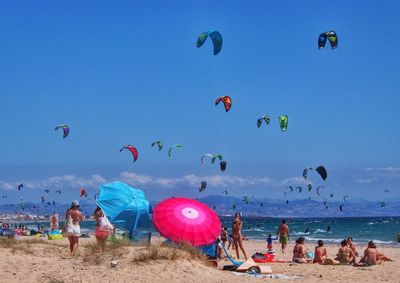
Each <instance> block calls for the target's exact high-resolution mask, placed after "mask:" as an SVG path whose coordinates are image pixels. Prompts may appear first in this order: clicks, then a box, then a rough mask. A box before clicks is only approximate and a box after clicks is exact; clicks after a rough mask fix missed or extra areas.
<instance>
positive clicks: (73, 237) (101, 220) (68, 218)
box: [63, 200, 115, 256]
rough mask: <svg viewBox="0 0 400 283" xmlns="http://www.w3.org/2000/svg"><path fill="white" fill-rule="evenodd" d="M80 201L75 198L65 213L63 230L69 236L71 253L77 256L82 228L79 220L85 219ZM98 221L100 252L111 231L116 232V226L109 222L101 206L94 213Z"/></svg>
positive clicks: (97, 238) (97, 233)
mask: <svg viewBox="0 0 400 283" xmlns="http://www.w3.org/2000/svg"><path fill="white" fill-rule="evenodd" d="M79 209H80V206H79V202H78V201H77V200H74V201H73V202H72V204H71V207H70V208H69V209H68V210H67V212H66V215H65V221H64V227H63V232H64V234H66V235H67V236H68V240H69V248H70V251H71V255H72V256H75V255H76V251H77V249H78V244H79V238H80V236H81V228H80V225H79V222H80V221H82V220H83V215H82V213H81V211H80V210H79ZM93 216H94V220H95V221H96V230H95V237H96V241H97V246H98V249H99V251H100V252H103V251H104V248H105V246H106V241H107V239H108V236H109V235H110V234H111V233H115V227H114V226H113V225H112V224H111V223H110V222H109V220H108V218H107V217H106V216H105V214H104V212H103V211H102V210H101V209H100V207H96V209H95V211H94V213H93Z"/></svg>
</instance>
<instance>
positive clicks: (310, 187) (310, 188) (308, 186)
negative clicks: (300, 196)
mask: <svg viewBox="0 0 400 283" xmlns="http://www.w3.org/2000/svg"><path fill="white" fill-rule="evenodd" d="M307 189H308V191H309V192H310V191H311V190H312V185H311V184H308V185H307Z"/></svg>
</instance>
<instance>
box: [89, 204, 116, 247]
mask: <svg viewBox="0 0 400 283" xmlns="http://www.w3.org/2000/svg"><path fill="white" fill-rule="evenodd" d="M93 216H94V220H95V221H96V230H95V234H94V235H95V236H96V241H97V247H98V249H99V251H100V252H104V249H105V247H106V241H107V239H108V236H109V235H110V232H113V231H114V226H113V225H112V224H111V223H110V222H109V221H108V218H107V216H106V215H105V214H104V212H103V211H102V210H101V208H100V207H99V206H97V207H96V209H95V210H94V213H93Z"/></svg>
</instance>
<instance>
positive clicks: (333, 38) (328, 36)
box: [318, 31, 338, 49]
mask: <svg viewBox="0 0 400 283" xmlns="http://www.w3.org/2000/svg"><path fill="white" fill-rule="evenodd" d="M326 40H329V43H330V45H331V48H332V49H335V48H336V47H337V45H338V37H337V34H336V32H334V31H326V32H323V33H321V34H320V35H319V37H318V48H319V49H323V48H324V47H325V44H326Z"/></svg>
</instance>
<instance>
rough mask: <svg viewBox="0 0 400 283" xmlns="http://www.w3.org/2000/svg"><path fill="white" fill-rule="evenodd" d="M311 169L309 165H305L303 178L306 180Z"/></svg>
mask: <svg viewBox="0 0 400 283" xmlns="http://www.w3.org/2000/svg"><path fill="white" fill-rule="evenodd" d="M311 170H313V169H312V168H311V167H307V168H306V169H304V170H303V178H304V179H306V180H307V177H308V171H311Z"/></svg>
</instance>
